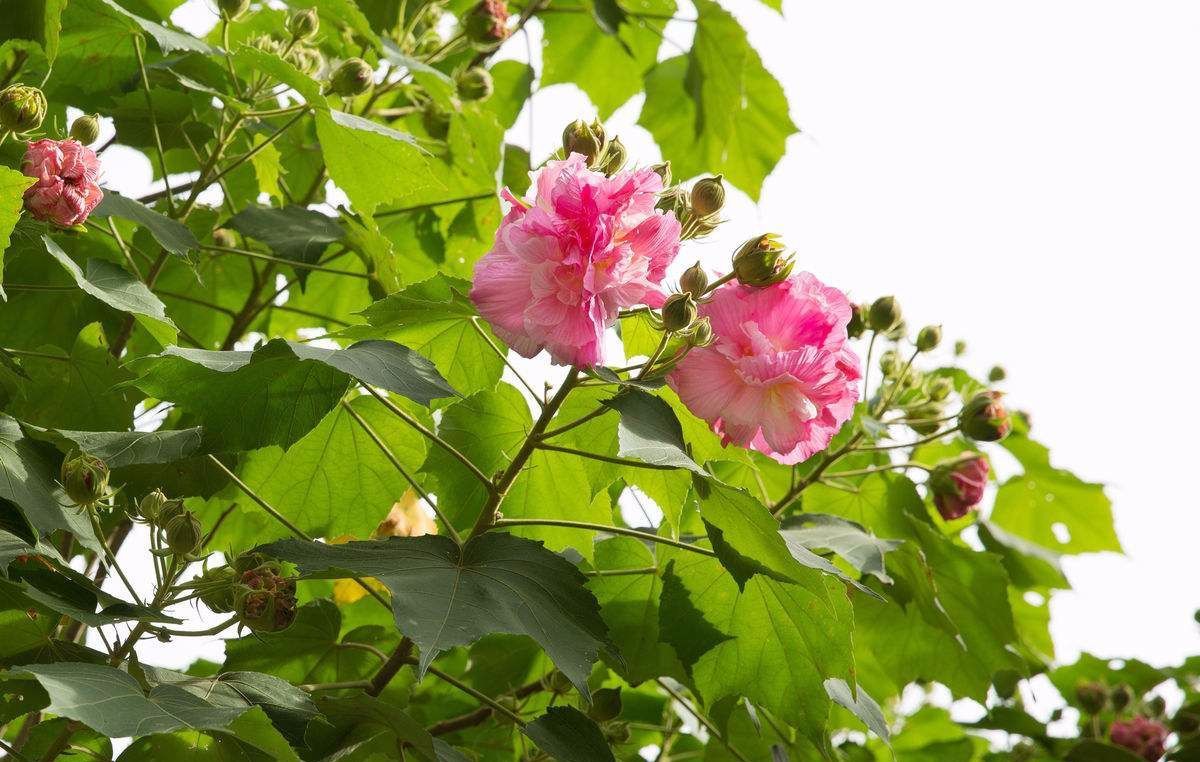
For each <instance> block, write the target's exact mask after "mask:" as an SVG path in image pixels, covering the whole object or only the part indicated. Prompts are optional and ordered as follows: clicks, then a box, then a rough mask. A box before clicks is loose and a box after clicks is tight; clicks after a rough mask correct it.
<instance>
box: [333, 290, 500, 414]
mask: <svg viewBox="0 0 1200 762" xmlns="http://www.w3.org/2000/svg"><path fill="white" fill-rule="evenodd" d="M469 288H470V284H469V283H467V282H466V281H462V280H458V279H455V278H448V277H446V276H443V275H439V276H436V277H434V278H431V279H429V280H427V281H422V282H421V283H417V284H415V285H412V286H409V287H408V288H406V289H404V290H403V291H400V292H399V293H396V294H392V295H391V296H389V297H387V298H386V299H383V300H381V301H378V302H375V303H374V304H372V305H371V306H370V307H368V308H367V309H366V310H364V311H363V313H362V315H363V317H365V318H366V320H367V322H368V323H370V325H369V326H355V327H352V328H347V329H346V330H344V331H342V332H341V333H339V334H336V335H337V336H339V337H347V338H363V339H391V340H393V341H396V342H399V343H401V344H404V345H405V346H408V347H412V348H413V349H414V350H415V351H417V352H420V353H421V354H422V355H424V356H425V357H428V358H429V359H430V360H432V361H433V364H434V365H436V366H437V369H438V370H439V371H440V372H441V374H442V375H443V376H444V377H445V378H446V380H447V381H448V382H449V383H450V385H451V386H453V387H454V388H455V389H458V390H459V391H460V392H462V393H463V394H473V393H474V392H478V391H482V390H484V389H491V388H494V387H495V385H496V382H497V381H499V380H500V374H501V372H502V371H503V370H504V361H503V359H501V358H500V357H499V356H498V355H497V354H496V352H495V351H493V349H492V348H491V347H490V346H488V341H489V340H490V341H491V342H493V343H494V344H496V346H501V347H502V345H501V344H500V342H499V341H498V340H497V339H496V338H495V337H494V336H493V334H492V332H491V330H490V329H489V328H488V327H487V325H486V323H483V324H481V325H479V326H478V328H477V327H476V325H475V324H473V322H472V321H475V320H480V318H479V314H478V313H477V312H476V311H475V305H474V304H472V303H471V300H470V299H468V298H467V297H466V295H465V294H466V293H467V291H468V289H469ZM480 322H481V323H482V321H480ZM485 337H486V338H485Z"/></svg>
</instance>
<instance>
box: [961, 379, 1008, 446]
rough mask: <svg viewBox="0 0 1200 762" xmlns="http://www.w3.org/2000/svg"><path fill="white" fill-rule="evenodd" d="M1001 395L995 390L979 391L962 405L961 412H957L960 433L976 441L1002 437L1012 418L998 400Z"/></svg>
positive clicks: (990, 440) (994, 440)
mask: <svg viewBox="0 0 1200 762" xmlns="http://www.w3.org/2000/svg"><path fill="white" fill-rule="evenodd" d="M1002 396H1003V395H1002V394H1001V393H1000V392H996V391H986V392H980V393H979V394H976V395H975V396H974V397H972V398H971V399H970V400H969V401H968V402H967V404H965V405H963V409H962V412H960V413H959V414H958V425H959V427H960V428H961V429H962V433H963V434H964V435H965V436H967V437H968V438H970V439H974V440H975V441H977V442H996V441H998V440H1001V439H1004V437H1005V436H1007V435H1008V432H1009V431H1010V430H1011V429H1012V420H1011V419H1010V418H1009V415H1008V411H1007V410H1006V409H1005V407H1004V403H1002V402H1001V401H1000V398H1001V397H1002Z"/></svg>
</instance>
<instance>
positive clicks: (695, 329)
mask: <svg viewBox="0 0 1200 762" xmlns="http://www.w3.org/2000/svg"><path fill="white" fill-rule="evenodd" d="M715 339H716V335H715V334H714V333H713V329H712V322H711V321H709V319H708V318H706V317H702V318H700V319H699V320H697V321H696V322H694V323H692V329H691V331H689V332H688V344H689V345H691V346H692V347H693V348H695V347H707V346H709V345H710V344H712V343H713V341H714V340H715Z"/></svg>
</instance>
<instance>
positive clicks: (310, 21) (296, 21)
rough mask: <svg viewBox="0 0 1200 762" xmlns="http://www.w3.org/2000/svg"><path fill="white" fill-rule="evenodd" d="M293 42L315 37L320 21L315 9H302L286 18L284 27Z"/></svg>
mask: <svg viewBox="0 0 1200 762" xmlns="http://www.w3.org/2000/svg"><path fill="white" fill-rule="evenodd" d="M285 28H286V29H287V31H288V33H289V34H290V35H292V39H293V40H309V39H312V38H313V37H315V36H316V34H317V30H318V29H320V28H321V19H320V17H319V16H318V15H317V9H316V8H304V9H302V10H298V11H296V12H295V13H293V14H292V15H291V16H288V20H287V23H286V25H285Z"/></svg>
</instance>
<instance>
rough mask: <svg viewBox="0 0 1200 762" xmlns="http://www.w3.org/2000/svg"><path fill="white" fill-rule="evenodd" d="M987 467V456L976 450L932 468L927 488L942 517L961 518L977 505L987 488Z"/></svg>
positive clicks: (946, 518)
mask: <svg viewBox="0 0 1200 762" xmlns="http://www.w3.org/2000/svg"><path fill="white" fill-rule="evenodd" d="M988 470H989V467H988V462H987V458H985V457H983V456H982V455H978V454H975V453H969V454H967V455H963V456H961V457H959V458H956V459H954V460H949V461H946V462H944V463H941V464H939V465H938V467H937V468H935V469H933V473H931V474H930V476H929V489H930V491H931V492H932V493H933V504H934V505H935V506H937V509H938V513H940V514H942V518H944V519H945V520H947V521H951V520H953V519H961V518H962V517H963V516H966V515H967V512H968V511H970V510H971V509H972V508H974V507H975V506H977V505H979V501H981V500H983V490H984V488H985V487H987V478H988Z"/></svg>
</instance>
